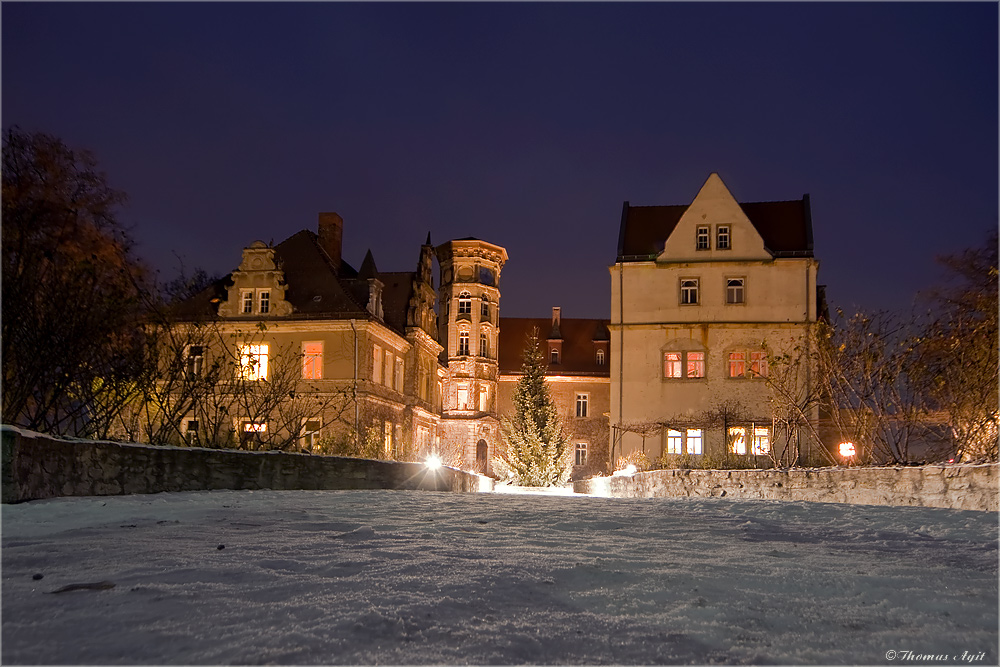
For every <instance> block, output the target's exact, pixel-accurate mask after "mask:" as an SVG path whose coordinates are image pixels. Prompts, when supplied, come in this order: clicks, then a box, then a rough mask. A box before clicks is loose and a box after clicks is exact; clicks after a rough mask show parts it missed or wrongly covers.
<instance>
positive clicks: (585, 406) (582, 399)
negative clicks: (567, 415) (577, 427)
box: [574, 392, 590, 419]
mask: <svg viewBox="0 0 1000 667" xmlns="http://www.w3.org/2000/svg"><path fill="white" fill-rule="evenodd" d="M574 414H575V415H576V416H577V417H579V418H581V419H585V418H587V417H589V416H590V394H589V393H587V392H577V394H576V411H575V413H574Z"/></svg>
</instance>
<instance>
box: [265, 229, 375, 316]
mask: <svg viewBox="0 0 1000 667" xmlns="http://www.w3.org/2000/svg"><path fill="white" fill-rule="evenodd" d="M274 254H275V255H276V256H277V259H278V261H279V262H280V264H279V266H280V268H281V269H282V270H283V271H284V272H285V284H286V285H287V286H288V287H287V290H286V291H285V300H286V301H288V302H289V303H290V304H292V307H293V308H294V309H295V313H296V314H303V315H312V316H320V315H322V316H328V317H336V318H338V319H339V318H347V317H351V318H358V317H364V316H365V309H364V307H363V306H362V305H361V304H360V303H358V301H357V299H355V298H353V297H352V296H351V294H350V293H349V291H348V290H347V289H345V286H344V285H343V284H342V282H341V278H343V276H341V278H338V277H337V274H336V273H335V272H334V270H333V267H332V266H331V264H330V260H329V259H328V258H327V256H326V254H325V253H323V252H322V251H321V250H320V247H319V243H318V240H317V237H316V234H315V233H313V232H311V231H309V230H305V229H304V230H302V231H300V232H298V233H296V234H294V235H292V236H290V237H289V238H287V239H285V240H284V241H282V242H281V243H279V244H278V245H277V246H275V248H274ZM345 267H347V268H348V269H350V267H349V266H348V265H347V264H346V263H344V262H342V263H341V273H345ZM350 273H351V274H354V273H355V271H354V270H353V269H350Z"/></svg>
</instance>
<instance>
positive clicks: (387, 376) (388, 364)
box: [382, 350, 396, 388]
mask: <svg viewBox="0 0 1000 667" xmlns="http://www.w3.org/2000/svg"><path fill="white" fill-rule="evenodd" d="M395 358H396V355H394V354H393V353H392V350H386V351H385V368H384V369H383V371H382V373H383V375H382V379H383V380H385V386H387V387H389V388H392V360H393V359H395Z"/></svg>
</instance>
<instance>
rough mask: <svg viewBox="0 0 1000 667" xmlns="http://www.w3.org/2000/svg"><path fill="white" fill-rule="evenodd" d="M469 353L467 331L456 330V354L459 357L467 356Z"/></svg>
mask: <svg viewBox="0 0 1000 667" xmlns="http://www.w3.org/2000/svg"><path fill="white" fill-rule="evenodd" d="M469 353H470V349H469V332H468V331H459V332H458V350H457V351H456V353H455V354H456V355H457V356H459V357H468V356H469Z"/></svg>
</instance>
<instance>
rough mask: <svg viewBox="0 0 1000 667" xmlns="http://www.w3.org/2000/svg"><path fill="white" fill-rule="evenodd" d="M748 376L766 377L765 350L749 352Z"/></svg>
mask: <svg viewBox="0 0 1000 667" xmlns="http://www.w3.org/2000/svg"><path fill="white" fill-rule="evenodd" d="M750 377H759V378H766V377H767V353H766V352H751V353H750Z"/></svg>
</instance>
